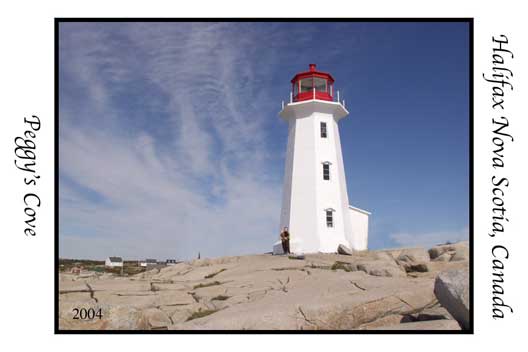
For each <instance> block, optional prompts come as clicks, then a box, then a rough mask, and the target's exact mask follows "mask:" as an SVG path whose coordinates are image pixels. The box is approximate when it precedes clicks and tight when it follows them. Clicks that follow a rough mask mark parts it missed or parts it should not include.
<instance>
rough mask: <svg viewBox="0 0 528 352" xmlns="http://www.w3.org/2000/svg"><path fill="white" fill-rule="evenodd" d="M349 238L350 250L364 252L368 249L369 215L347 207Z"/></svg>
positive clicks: (363, 211) (360, 210)
mask: <svg viewBox="0 0 528 352" xmlns="http://www.w3.org/2000/svg"><path fill="white" fill-rule="evenodd" d="M349 214H350V227H351V232H350V233H351V236H350V237H349V242H350V245H351V247H350V248H351V249H353V250H356V251H364V250H367V249H368V222H369V216H370V213H369V212H367V211H365V210H362V209H359V208H355V207H352V206H349Z"/></svg>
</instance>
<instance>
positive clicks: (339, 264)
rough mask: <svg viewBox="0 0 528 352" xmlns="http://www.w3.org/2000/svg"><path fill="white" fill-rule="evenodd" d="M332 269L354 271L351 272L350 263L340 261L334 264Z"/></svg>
mask: <svg viewBox="0 0 528 352" xmlns="http://www.w3.org/2000/svg"><path fill="white" fill-rule="evenodd" d="M330 269H331V270H339V269H341V270H344V271H346V272H350V271H352V270H350V264H349V263H345V262H340V261H337V262H335V263H334V264H332V266H331V267H330Z"/></svg>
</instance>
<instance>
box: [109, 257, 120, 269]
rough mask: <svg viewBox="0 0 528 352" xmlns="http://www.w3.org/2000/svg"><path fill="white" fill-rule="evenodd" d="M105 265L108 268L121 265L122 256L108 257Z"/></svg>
mask: <svg viewBox="0 0 528 352" xmlns="http://www.w3.org/2000/svg"><path fill="white" fill-rule="evenodd" d="M105 266H106V267H109V268H115V267H122V266H123V258H121V257H108V258H106V260H105Z"/></svg>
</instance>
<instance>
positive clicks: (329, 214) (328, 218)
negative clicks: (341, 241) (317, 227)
mask: <svg viewBox="0 0 528 352" xmlns="http://www.w3.org/2000/svg"><path fill="white" fill-rule="evenodd" d="M326 227H334V218H333V213H332V211H331V210H327V211H326Z"/></svg>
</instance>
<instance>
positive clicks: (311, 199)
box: [273, 64, 370, 254]
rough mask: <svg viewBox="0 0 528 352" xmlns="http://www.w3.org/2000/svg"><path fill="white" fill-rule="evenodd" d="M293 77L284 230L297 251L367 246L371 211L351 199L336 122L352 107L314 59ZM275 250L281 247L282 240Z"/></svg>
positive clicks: (286, 110) (286, 115) (286, 113)
mask: <svg viewBox="0 0 528 352" xmlns="http://www.w3.org/2000/svg"><path fill="white" fill-rule="evenodd" d="M291 82H292V93H291V95H290V103H289V104H286V105H285V106H284V107H283V109H282V111H281V112H280V113H279V115H280V116H281V117H282V118H283V119H284V120H285V121H286V122H288V147H287V153H286V165H285V175H284V186H283V198H282V210H281V217H280V230H281V231H282V229H283V228H284V227H288V228H289V232H290V250H291V252H293V253H310V252H324V253H334V252H336V250H337V247H338V246H339V245H340V244H343V245H345V246H347V247H349V248H351V249H352V250H366V249H367V246H368V219H369V215H370V213H369V212H368V211H365V210H362V209H359V208H356V207H353V206H351V205H349V201H348V192H347V185H346V178H345V169H344V166H343V155H342V152H341V140H340V137H339V127H338V122H339V121H340V120H341V119H342V118H344V117H345V116H347V115H348V111H347V110H346V108H345V106H344V102H343V103H341V101H340V100H339V93H337V99H336V101H334V90H333V83H334V79H333V77H332V76H331V75H330V74H328V73H324V72H319V71H316V67H315V65H314V64H311V65H310V70H309V71H307V72H301V73H299V74H297V75H295V77H294V78H293V79H292V81H291ZM273 253H274V254H282V253H283V251H282V246H281V242H280V241H277V242H276V243H275V244H274V246H273Z"/></svg>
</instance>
